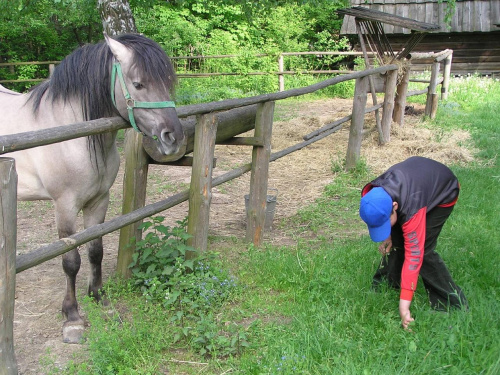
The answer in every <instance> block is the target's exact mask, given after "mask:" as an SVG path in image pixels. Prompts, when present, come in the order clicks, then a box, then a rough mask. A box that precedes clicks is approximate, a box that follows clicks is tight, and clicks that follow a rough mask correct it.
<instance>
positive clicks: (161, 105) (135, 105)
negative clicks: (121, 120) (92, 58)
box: [111, 62, 175, 133]
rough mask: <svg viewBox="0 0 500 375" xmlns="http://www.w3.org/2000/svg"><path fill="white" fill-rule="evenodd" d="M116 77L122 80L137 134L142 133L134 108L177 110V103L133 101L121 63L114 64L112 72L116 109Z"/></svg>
mask: <svg viewBox="0 0 500 375" xmlns="http://www.w3.org/2000/svg"><path fill="white" fill-rule="evenodd" d="M116 75H118V78H119V80H120V86H121V87H122V92H123V96H124V97H125V103H127V111H128V118H129V120H130V124H131V125H132V127H133V128H134V129H135V130H136V131H137V132H139V133H142V132H141V131H140V130H139V128H138V127H137V124H136V123H135V118H134V108H175V103H174V102H172V101H168V102H167V101H165V102H138V101H136V100H134V99H132V97H131V96H130V93H129V92H128V90H127V86H126V85H125V80H124V79H123V73H122V67H121V65H120V63H119V62H114V63H113V69H112V70H111V100H113V104H114V105H115V107H116V101H115V82H116Z"/></svg>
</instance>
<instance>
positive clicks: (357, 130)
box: [345, 77, 369, 170]
mask: <svg viewBox="0 0 500 375" xmlns="http://www.w3.org/2000/svg"><path fill="white" fill-rule="evenodd" d="M368 83H369V78H368V77H363V78H358V79H356V86H355V88H354V102H353V106H352V118H351V127H350V130H349V141H348V143H347V155H346V158H345V169H346V170H350V169H351V168H354V167H355V166H356V164H357V162H358V160H359V154H360V151H361V140H362V138H363V125H364V123H365V107H366V93H367V91H368Z"/></svg>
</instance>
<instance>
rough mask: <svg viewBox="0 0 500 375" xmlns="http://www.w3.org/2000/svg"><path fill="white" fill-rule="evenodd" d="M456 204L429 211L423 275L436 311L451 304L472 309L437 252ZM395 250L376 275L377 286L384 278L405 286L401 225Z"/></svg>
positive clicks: (394, 241)
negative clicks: (439, 238) (447, 221)
mask: <svg viewBox="0 0 500 375" xmlns="http://www.w3.org/2000/svg"><path fill="white" fill-rule="evenodd" d="M452 211H453V207H436V208H434V209H433V210H432V211H430V212H428V213H427V217H426V228H425V229H426V236H425V249H424V260H423V262H422V267H421V268H420V276H421V277H422V280H423V282H424V286H425V289H426V290H427V294H428V296H429V300H430V303H431V306H432V307H433V308H434V309H436V310H447V309H448V307H449V306H452V307H456V308H464V309H467V308H468V304H467V299H466V298H465V295H464V293H463V292H462V289H460V287H459V286H458V285H457V284H455V282H454V281H453V279H452V277H451V275H450V272H449V271H448V269H447V268H446V265H445V264H444V262H443V260H442V259H441V257H440V256H439V254H438V253H436V251H435V248H436V244H437V239H438V236H439V233H441V229H442V228H443V225H444V223H445V222H446V219H448V216H450V214H451V212H452ZM391 238H392V247H393V248H392V250H391V252H390V253H389V254H388V255H387V256H384V257H382V261H381V262H380V266H379V268H378V270H377V271H376V272H375V275H374V276H373V284H372V286H373V287H374V289H377V287H378V286H379V285H380V283H381V282H382V281H383V280H387V282H388V283H389V285H390V286H391V287H393V288H395V289H399V288H400V287H401V270H402V268H403V262H404V255H405V250H404V238H403V231H402V228H401V226H400V225H399V224H396V225H394V226H393V227H392V231H391Z"/></svg>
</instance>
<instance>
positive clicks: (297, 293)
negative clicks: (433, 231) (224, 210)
mask: <svg viewBox="0 0 500 375" xmlns="http://www.w3.org/2000/svg"><path fill="white" fill-rule="evenodd" d="M451 87H452V91H451V92H450V95H449V99H448V100H447V101H446V102H442V103H440V107H439V110H438V115H437V118H436V119H435V120H433V121H428V122H427V123H426V126H429V127H435V128H439V129H442V130H444V131H446V130H447V129H457V128H460V129H468V130H469V131H470V132H471V134H472V138H473V141H474V145H475V147H476V148H477V149H478V150H479V152H478V154H477V155H476V161H475V162H473V163H471V164H470V165H467V166H455V165H451V166H450V167H451V168H452V169H453V171H454V172H455V173H456V175H457V176H458V178H459V180H460V183H461V186H462V190H461V194H460V199H459V202H458V204H457V206H456V208H455V210H454V212H453V214H452V215H451V216H450V218H449V220H448V221H447V223H446V225H445V226H444V229H443V231H442V234H441V236H440V239H439V243H438V247H437V251H438V252H439V253H440V254H441V256H442V257H443V259H444V260H445V262H446V264H447V266H448V268H449V269H450V272H451V274H452V275H453V278H454V279H455V281H456V282H457V284H458V285H460V286H461V287H462V289H463V290H464V292H465V294H466V296H467V298H468V300H469V305H470V311H468V312H463V311H450V312H447V313H438V312H434V311H433V310H431V309H430V307H429V305H428V300H427V296H426V293H425V290H424V289H423V286H422V285H421V284H422V283H421V282H420V283H419V287H418V289H417V292H416V293H415V297H414V301H413V304H412V314H413V315H414V317H415V322H414V324H413V326H412V328H413V331H412V332H408V331H404V330H403V329H402V328H401V327H400V321H399V314H398V308H397V306H398V300H399V293H398V292H397V291H393V290H383V291H381V292H379V293H374V292H373V291H371V290H370V283H371V277H372V275H373V273H374V271H375V269H376V268H377V266H378V262H379V260H380V259H379V255H378V252H377V250H376V246H377V245H376V244H374V243H372V242H371V241H370V239H369V237H368V234H367V232H366V235H359V234H358V235H352V236H350V237H349V236H348V237H346V236H338V237H336V236H335V233H341V232H342V231H346V230H347V229H349V233H362V232H363V229H364V224H363V223H362V222H361V220H360V219H359V217H358V215H357V209H349V210H346V209H345V208H346V207H357V206H358V205H359V197H360V191H359V189H360V188H361V187H362V186H363V185H364V183H366V182H367V181H369V180H370V179H371V178H373V177H375V176H374V175H373V173H372V172H371V171H370V168H369V166H367V165H365V164H364V163H360V165H359V167H358V168H357V169H356V170H355V171H352V172H349V173H346V172H342V171H340V170H339V171H337V172H336V173H337V177H336V178H335V179H334V182H332V183H331V184H330V185H328V186H326V187H325V190H324V194H323V196H322V197H321V198H320V199H318V200H317V201H316V202H315V203H314V204H312V205H310V206H308V207H306V208H304V209H303V210H302V211H300V212H299V213H298V214H297V215H296V216H295V217H293V218H292V219H289V221H288V222H286V223H283V224H284V225H287V226H289V227H290V228H292V229H291V230H293V231H294V232H293V235H294V236H295V238H297V243H296V244H295V245H293V246H282V247H277V246H272V245H269V244H266V245H264V246H262V247H260V248H255V247H253V246H249V245H247V244H245V243H243V241H241V240H239V239H234V238H233V239H223V238H213V239H211V243H210V248H211V250H213V251H218V252H220V253H221V257H220V258H221V260H220V261H217V262H216V263H213V264H216V265H217V267H222V268H223V269H224V270H226V271H224V272H222V273H220V272H221V271H217V272H219V273H216V272H212V273H208V271H207V273H206V275H209V276H210V277H211V279H212V280H216V282H214V283H212V284H210V288H212V289H211V290H214V289H215V288H216V287H219V288H220V285H223V283H226V282H227V281H228V280H229V276H228V275H229V272H230V274H232V275H234V276H235V277H236V279H237V280H238V281H237V283H238V286H237V287H234V288H232V289H231V291H230V293H228V294H227V296H229V297H228V298H224V299H220V300H217V301H215V300H213V299H212V300H210V301H211V302H217V303H214V304H213V305H210V306H211V307H210V306H208V305H207V303H208V302H206V301H209V299H207V298H205V299H204V300H201V299H199V298H198V297H195V296H194V295H189V298H188V299H186V301H188V302H184V304H179V303H178V300H176V301H174V302H172V303H170V304H169V303H165V302H164V303H154V302H151V300H149V302H148V300H146V299H145V298H144V297H143V296H142V295H141V293H138V292H137V291H136V290H135V289H133V287H132V285H131V284H130V283H129V284H125V283H108V296H109V297H110V299H111V301H112V303H113V306H114V307H115V309H116V310H117V311H119V312H120V315H119V319H118V318H114V319H113V318H112V319H110V318H109V317H107V316H104V314H103V313H102V309H101V308H100V307H98V306H95V305H94V304H92V303H86V304H85V310H86V313H87V314H88V317H89V320H90V323H91V329H89V333H88V338H87V349H86V360H85V361H84V360H82V359H78V358H76V359H75V361H74V362H72V363H71V364H70V365H69V366H68V367H67V368H66V369H64V370H55V369H54V368H53V367H51V362H50V358H48V360H47V369H48V370H47V371H48V372H49V373H67V374H163V373H169V374H170V373H171V374H200V373H203V374H318V375H319V374H489V375H494V374H499V373H500V340H499V339H498V338H499V337H500V315H499V311H500V303H499V297H500V296H499V291H500V288H499V287H500V272H499V266H500V234H499V233H500V232H499V230H498V228H497V226H498V219H499V216H498V212H500V189H499V187H500V164H499V156H498V150H499V144H500V120H499V119H498V111H499V109H500V104H499V103H500V83H499V82H496V81H493V80H488V79H479V78H470V79H469V78H467V79H460V80H453V82H452V85H451ZM334 167H335V166H334ZM339 169H340V168H339ZM339 197H340V198H339ZM334 198H335V199H334ZM339 213H341V214H339ZM339 215H340V216H339ZM340 218H341V219H342V220H339V219H340ZM304 223H307V225H302V224H304ZM293 228H295V229H293ZM299 228H300V229H299ZM353 228H354V229H359V230H352V229H353ZM217 269H219V268H217ZM193 277H194V276H192V277H191V279H190V280H188V281H189V282H192V283H194V284H197V285H198V286H199V285H200V283H206V280H204V281H203V280H202V281H200V280H198V279H194V278H193ZM214 277H215V279H214ZM179 280H180V279H179ZM224 285H227V284H224ZM198 290H200V291H201V292H203V290H204V289H203V290H202V289H200V288H198ZM218 290H219V291H220V289H218ZM149 291H150V292H151V289H150V290H149ZM201 292H200V293H201ZM203 293H204V292H203ZM186 295H187V294H186ZM204 296H205V297H207V295H206V294H204ZM169 298H172V297H171V296H170V297H169ZM203 301H205V302H203ZM200 308H202V310H203V312H202V313H196V314H195V313H193V311H194V309H198V310H197V311H200V310H199V309H200ZM174 358H175V360H174ZM178 358H182V361H180V360H177V359H178Z"/></svg>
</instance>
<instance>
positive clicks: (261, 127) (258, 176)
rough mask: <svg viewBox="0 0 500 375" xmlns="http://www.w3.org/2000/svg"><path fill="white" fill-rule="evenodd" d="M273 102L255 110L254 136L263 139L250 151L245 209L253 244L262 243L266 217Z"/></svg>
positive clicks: (248, 232) (248, 234) (249, 234)
mask: <svg viewBox="0 0 500 375" xmlns="http://www.w3.org/2000/svg"><path fill="white" fill-rule="evenodd" d="M274 105H275V102H266V103H264V104H261V105H260V106H259V108H258V110H257V118H256V122H255V137H256V138H261V139H263V140H264V145H262V146H254V148H253V152H252V174H251V176H250V196H249V200H248V210H247V231H246V240H247V241H249V242H253V244H254V245H255V246H260V244H261V243H262V235H263V230H264V224H265V219H266V204H267V183H268V178H269V157H270V155H271V134H272V126H273V116H274Z"/></svg>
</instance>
